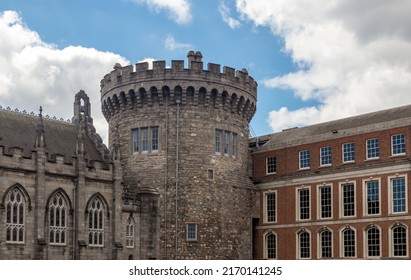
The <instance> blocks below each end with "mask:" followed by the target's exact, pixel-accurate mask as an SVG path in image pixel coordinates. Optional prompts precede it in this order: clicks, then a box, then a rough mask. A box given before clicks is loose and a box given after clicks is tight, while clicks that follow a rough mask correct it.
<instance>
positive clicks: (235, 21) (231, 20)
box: [218, 2, 241, 29]
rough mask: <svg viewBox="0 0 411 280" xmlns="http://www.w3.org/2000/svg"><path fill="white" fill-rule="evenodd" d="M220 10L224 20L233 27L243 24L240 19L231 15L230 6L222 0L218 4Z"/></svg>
mask: <svg viewBox="0 0 411 280" xmlns="http://www.w3.org/2000/svg"><path fill="white" fill-rule="evenodd" d="M218 12H219V13H220V15H221V17H222V19H223V21H224V22H225V23H227V24H228V26H229V27H230V28H231V29H235V28H237V27H239V26H240V25H241V22H240V21H239V20H238V19H235V18H233V17H231V16H230V14H231V12H230V8H229V7H227V5H226V4H225V3H224V2H221V3H220V4H219V5H218Z"/></svg>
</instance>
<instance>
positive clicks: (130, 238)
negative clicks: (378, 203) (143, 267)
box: [126, 217, 134, 248]
mask: <svg viewBox="0 0 411 280" xmlns="http://www.w3.org/2000/svg"><path fill="white" fill-rule="evenodd" d="M126 247H127V248H134V219H133V218H132V217H129V219H128V223H127V226H126Z"/></svg>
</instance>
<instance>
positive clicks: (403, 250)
mask: <svg viewBox="0 0 411 280" xmlns="http://www.w3.org/2000/svg"><path fill="white" fill-rule="evenodd" d="M391 236H392V237H391V238H392V239H391V242H392V255H393V257H406V256H407V243H408V242H407V240H408V235H407V228H406V227H404V226H402V225H399V226H396V227H394V228H393V229H392V234H391Z"/></svg>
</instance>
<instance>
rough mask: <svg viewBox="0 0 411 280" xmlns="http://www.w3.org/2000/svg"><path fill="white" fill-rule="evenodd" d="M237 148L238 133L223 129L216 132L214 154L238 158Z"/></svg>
mask: <svg viewBox="0 0 411 280" xmlns="http://www.w3.org/2000/svg"><path fill="white" fill-rule="evenodd" d="M237 146H238V137H237V133H234V132H231V131H227V130H221V129H216V130H215V142H214V153H215V154H216V155H225V156H227V157H233V158H236V157H237Z"/></svg>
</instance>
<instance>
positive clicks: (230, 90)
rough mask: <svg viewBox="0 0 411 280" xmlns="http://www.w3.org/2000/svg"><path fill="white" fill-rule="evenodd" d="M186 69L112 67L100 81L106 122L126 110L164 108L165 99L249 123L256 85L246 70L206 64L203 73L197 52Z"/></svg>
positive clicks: (180, 65) (177, 64)
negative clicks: (224, 112) (211, 109)
mask: <svg viewBox="0 0 411 280" xmlns="http://www.w3.org/2000/svg"><path fill="white" fill-rule="evenodd" d="M187 57H188V68H184V60H173V61H171V68H167V67H166V62H165V61H154V62H153V67H152V69H149V64H148V63H147V62H142V63H137V64H136V65H135V66H133V65H128V66H125V67H122V66H121V65H120V64H118V63H117V64H116V65H115V66H114V70H113V71H112V72H111V73H109V74H107V75H106V76H105V77H104V78H103V79H102V80H101V101H102V111H103V114H104V116H105V117H106V119H107V120H109V119H110V118H111V116H113V115H115V114H117V113H118V112H120V111H121V110H124V109H126V108H136V107H137V108H138V107H142V106H145V105H147V106H153V105H154V104H155V103H157V104H159V105H160V106H161V105H164V103H165V101H166V99H168V100H169V101H170V103H169V104H174V103H175V101H176V100H177V99H178V100H179V101H180V102H181V104H182V105H188V104H191V105H194V106H198V105H203V106H205V107H214V108H216V109H220V108H221V109H224V110H230V111H231V112H232V113H238V114H239V115H242V116H243V117H244V118H246V119H247V120H248V121H249V120H251V118H252V116H253V115H254V113H255V107H256V98H257V83H256V82H255V81H254V79H253V78H252V77H251V76H249V75H248V72H247V70H246V69H242V70H235V69H234V68H231V67H227V66H224V67H223V71H221V67H220V65H219V64H214V63H208V65H207V69H206V70H204V69H203V62H202V55H201V53H200V52H196V53H194V52H193V51H190V52H189V53H188V55H187Z"/></svg>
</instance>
